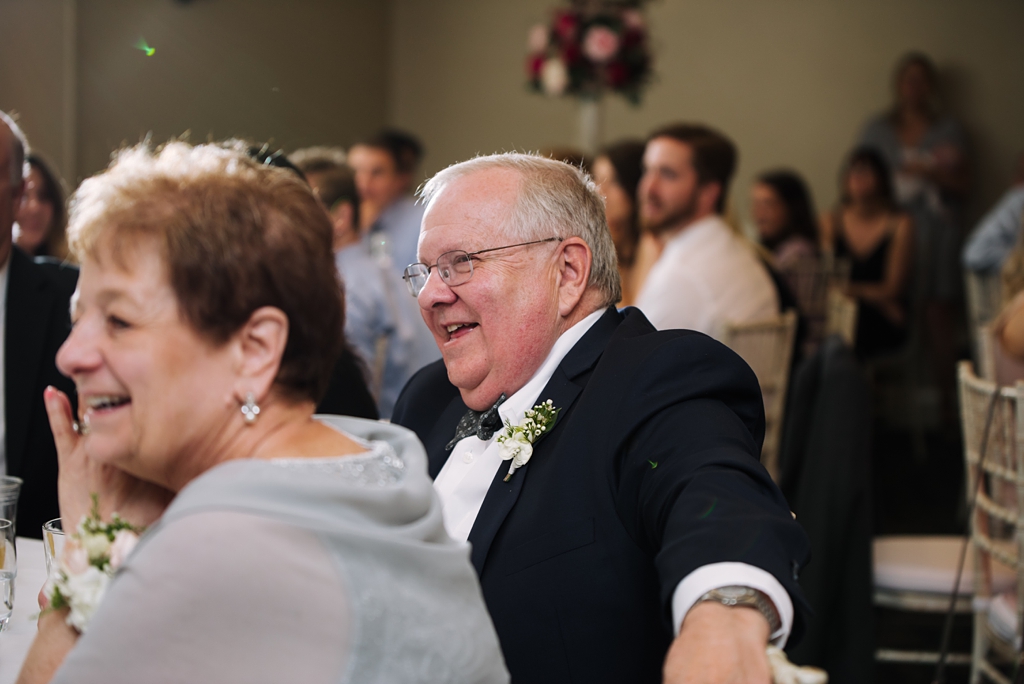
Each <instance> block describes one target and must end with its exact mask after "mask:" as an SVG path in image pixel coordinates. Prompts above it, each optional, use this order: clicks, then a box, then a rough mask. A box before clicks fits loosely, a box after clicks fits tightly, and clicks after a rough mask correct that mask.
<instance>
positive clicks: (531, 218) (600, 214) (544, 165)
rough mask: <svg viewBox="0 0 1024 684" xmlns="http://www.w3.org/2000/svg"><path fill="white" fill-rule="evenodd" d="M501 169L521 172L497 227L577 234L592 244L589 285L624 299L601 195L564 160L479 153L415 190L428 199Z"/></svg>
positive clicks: (533, 234) (530, 236)
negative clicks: (462, 181) (511, 201)
mask: <svg viewBox="0 0 1024 684" xmlns="http://www.w3.org/2000/svg"><path fill="white" fill-rule="evenodd" d="M491 169H499V170H504V171H514V172H516V173H517V174H519V178H520V181H519V194H518V195H517V197H516V199H515V203H514V204H513V205H512V209H511V211H509V213H508V216H507V218H506V219H505V220H504V221H503V222H502V225H500V226H498V227H497V228H498V229H499V230H501V231H502V232H503V233H504V234H505V235H508V236H509V237H510V238H511V239H513V240H519V241H522V242H528V241H530V240H543V239H544V238H548V237H551V236H553V235H554V236H558V237H561V238H567V237H578V238H580V239H582V240H583V241H584V242H585V243H587V245H588V246H589V247H590V251H591V253H592V255H593V263H591V265H590V280H589V281H588V283H587V285H588V287H592V288H594V289H596V290H598V291H599V292H601V294H603V295H604V302H603V304H604V305H605V306H611V305H612V304H615V303H616V302H618V301H619V300H620V299H622V283H621V282H620V279H619V268H618V260H617V258H616V256H615V244H614V243H613V242H612V236H611V233H610V232H609V230H608V221H607V219H606V218H605V213H604V199H603V198H602V197H601V194H600V192H598V189H597V185H596V184H595V183H594V181H593V180H592V179H591V178H590V176H589V175H587V173H586V172H584V171H583V170H581V169H579V168H577V167H575V166H570V165H569V164H566V163H564V162H560V161H555V160H553V159H548V158H546V157H540V156H537V155H533V154H522V153H519V152H505V153H503V154H492V155H487V156H480V157H475V158H473V159H470V160H468V161H464V162H460V163H458V164H453V165H451V166H449V167H448V168H446V169H444V170H443V171H439V172H438V173H437V174H435V175H434V176H433V177H432V178H431V179H430V180H428V181H427V182H426V183H425V184H424V185H423V187H422V188H420V190H419V196H420V198H422V200H423V202H424V203H425V204H428V205H429V204H430V203H431V202H432V201H433V200H434V199H436V198H437V197H438V196H440V195H441V194H442V193H443V192H444V191H445V190H446V189H447V188H448V186H449V185H451V184H452V183H454V182H455V181H457V180H458V179H460V178H463V177H465V176H469V175H471V174H474V173H478V172H480V171H488V170H491Z"/></svg>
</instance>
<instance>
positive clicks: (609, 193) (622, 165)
mask: <svg viewBox="0 0 1024 684" xmlns="http://www.w3.org/2000/svg"><path fill="white" fill-rule="evenodd" d="M643 161H644V143H643V142H641V141H639V140H622V141H620V142H617V143H615V144H613V145H609V146H608V147H606V148H604V149H603V150H601V151H600V152H599V153H598V155H597V158H596V159H595V160H594V173H593V176H594V181H595V182H596V183H597V187H598V189H599V190H600V191H601V194H602V195H603V196H604V206H605V215H606V217H607V219H608V230H610V231H611V234H612V242H614V243H615V255H616V256H617V257H618V259H619V276H620V278H621V279H622V300H621V301H620V302H619V306H630V305H631V304H632V303H633V299H634V298H635V297H636V292H637V288H636V285H637V283H636V281H635V280H634V278H633V264H634V263H635V262H636V256H637V251H638V250H639V247H640V241H641V235H640V207H639V205H638V204H637V197H636V191H637V187H638V186H639V185H640V176H641V175H643ZM647 235H648V236H649V238H648V239H653V236H650V234H649V233H648V234H647Z"/></svg>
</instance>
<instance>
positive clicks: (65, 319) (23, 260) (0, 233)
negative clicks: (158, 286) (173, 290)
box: [0, 112, 77, 537]
mask: <svg viewBox="0 0 1024 684" xmlns="http://www.w3.org/2000/svg"><path fill="white" fill-rule="evenodd" d="M27 148H28V145H27V143H26V141H25V136H24V134H22V132H21V130H20V129H19V128H18V126H17V124H15V123H14V121H12V120H11V118H10V117H9V116H7V115H6V114H4V113H3V112H0V290H2V291H3V293H2V296H0V306H2V307H3V309H4V310H3V312H2V315H0V321H2V326H3V335H2V337H3V340H4V349H3V352H4V354H3V364H2V369H0V370H2V376H0V389H2V398H3V411H2V412H0V434H2V435H3V439H2V440H0V473H2V474H7V475H14V476H16V477H20V478H21V479H22V480H23V481H24V484H23V485H22V487H21V497H20V498H19V500H18V519H17V525H18V534H19V535H20V536H26V537H40V536H42V530H41V528H42V525H43V523H44V522H46V521H47V520H50V519H52V518H56V517H57V516H58V515H60V512H59V509H58V507H57V451H56V447H55V446H54V443H53V435H52V434H51V433H50V423H49V421H48V420H47V417H46V409H45V407H44V406H43V389H44V388H45V387H46V386H47V385H55V386H57V387H59V388H60V389H61V390H63V391H64V392H71V393H72V394H69V396H73V392H74V385H73V384H72V383H71V381H69V380H68V379H67V378H65V377H64V376H63V375H61V374H60V373H59V372H58V371H57V367H56V365H55V363H54V359H55V358H56V355H57V350H58V349H59V348H60V345H61V344H63V343H64V339H65V338H66V337H67V335H68V331H69V330H70V327H71V324H70V319H69V314H68V311H69V308H68V301H69V299H70V297H71V293H72V292H73V291H74V289H75V281H76V280H77V271H76V270H75V269H74V268H70V267H65V266H62V265H60V264H57V263H36V262H34V261H33V260H32V259H31V258H30V257H29V256H28V255H26V254H25V253H24V252H22V251H21V250H20V249H18V247H16V246H14V245H13V244H12V239H11V238H12V227H13V223H14V213H15V210H16V209H17V207H18V204H19V203H20V202H21V195H22V193H23V191H24V188H25V181H24V172H25V168H24V160H25V155H26V153H27V151H28V150H27Z"/></svg>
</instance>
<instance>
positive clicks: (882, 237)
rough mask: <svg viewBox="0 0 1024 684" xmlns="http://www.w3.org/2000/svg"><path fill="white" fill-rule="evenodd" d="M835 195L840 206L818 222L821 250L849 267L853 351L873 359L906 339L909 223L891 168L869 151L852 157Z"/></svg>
mask: <svg viewBox="0 0 1024 684" xmlns="http://www.w3.org/2000/svg"><path fill="white" fill-rule="evenodd" d="M839 190H840V194H841V197H842V199H841V201H840V204H839V206H837V207H836V208H835V209H834V210H833V211H832V212H830V213H828V214H825V215H824V216H822V219H821V236H822V247H823V249H825V250H826V251H828V252H831V253H832V254H834V255H835V256H836V258H837V259H848V260H849V261H850V285H849V288H848V290H847V294H848V295H849V296H851V297H853V298H855V299H857V301H858V304H859V306H858V313H857V339H856V345H855V346H856V350H857V353H858V354H859V355H860V356H862V357H870V356H875V355H877V354H879V353H882V352H885V351H889V350H892V349H894V348H896V347H898V346H899V345H900V344H902V343H903V342H904V340H905V339H906V336H907V304H906V299H907V296H906V295H907V284H908V282H909V280H910V272H911V266H912V263H913V249H914V235H913V228H912V223H911V220H910V217H909V216H907V214H905V213H903V212H902V211H900V210H899V208H898V207H897V206H896V200H895V196H894V194H893V188H892V180H891V177H890V175H889V167H888V166H887V165H886V163H885V160H884V159H883V158H882V156H881V155H880V154H879V153H878V152H877V151H876V150H874V149H872V148H868V147H859V148H857V149H856V150H854V151H853V153H852V154H850V157H849V160H848V161H847V163H846V165H845V166H844V169H843V173H842V174H841V176H840V188H839Z"/></svg>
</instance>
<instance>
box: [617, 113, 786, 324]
mask: <svg viewBox="0 0 1024 684" xmlns="http://www.w3.org/2000/svg"><path fill="white" fill-rule="evenodd" d="M643 164H644V173H643V177H642V178H641V180H640V187H639V189H638V191H637V194H638V198H637V199H638V200H639V203H640V219H641V221H642V223H643V226H644V229H645V230H648V231H650V232H652V233H654V234H655V235H657V236H659V237H660V238H661V239H662V240H663V241H664V245H665V246H664V250H663V251H662V253H661V256H660V257H659V259H658V261H657V262H656V263H655V264H654V266H653V267H652V268H651V270H650V273H649V274H648V275H647V279H646V280H645V281H644V284H643V287H642V288H641V289H640V293H639V294H638V295H637V299H636V306H637V307H639V308H640V309H641V310H642V311H643V312H644V314H646V315H647V318H648V319H650V321H651V323H653V324H654V326H655V327H656V328H658V329H659V330H669V329H672V328H680V329H685V330H697V331H699V332H702V333H705V334H707V335H711V336H712V337H714V338H716V339H721V336H722V334H723V332H724V329H725V325H726V324H727V323H746V322H753V321H759V320H764V319H766V318H771V317H772V316H775V315H777V314H778V313H779V297H778V292H777V290H776V289H775V286H774V284H773V283H772V280H771V276H769V275H768V270H767V268H766V267H765V265H764V264H763V263H762V262H761V260H760V258H759V257H758V256H757V255H756V254H755V253H754V251H753V249H752V248H751V247H750V245H748V244H747V243H746V241H745V240H743V238H741V237H740V236H739V235H737V234H736V233H735V231H733V230H732V229H731V228H730V227H729V226H728V224H726V222H725V221H723V220H722V216H721V214H722V212H723V211H724V208H725V203H726V198H727V196H728V191H729V181H730V180H731V179H732V174H733V171H734V169H735V167H736V148H735V146H734V145H733V144H732V142H731V141H730V140H729V139H728V138H726V137H725V136H723V135H722V134H721V133H719V132H718V131H715V130H713V129H710V128H707V127H706V126H699V125H691V124H673V125H671V126H666V127H664V128H662V129H659V130H657V131H655V132H654V133H653V134H652V135H651V136H650V137H649V138H648V141H647V148H646V149H645V150H644V161H643Z"/></svg>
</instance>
